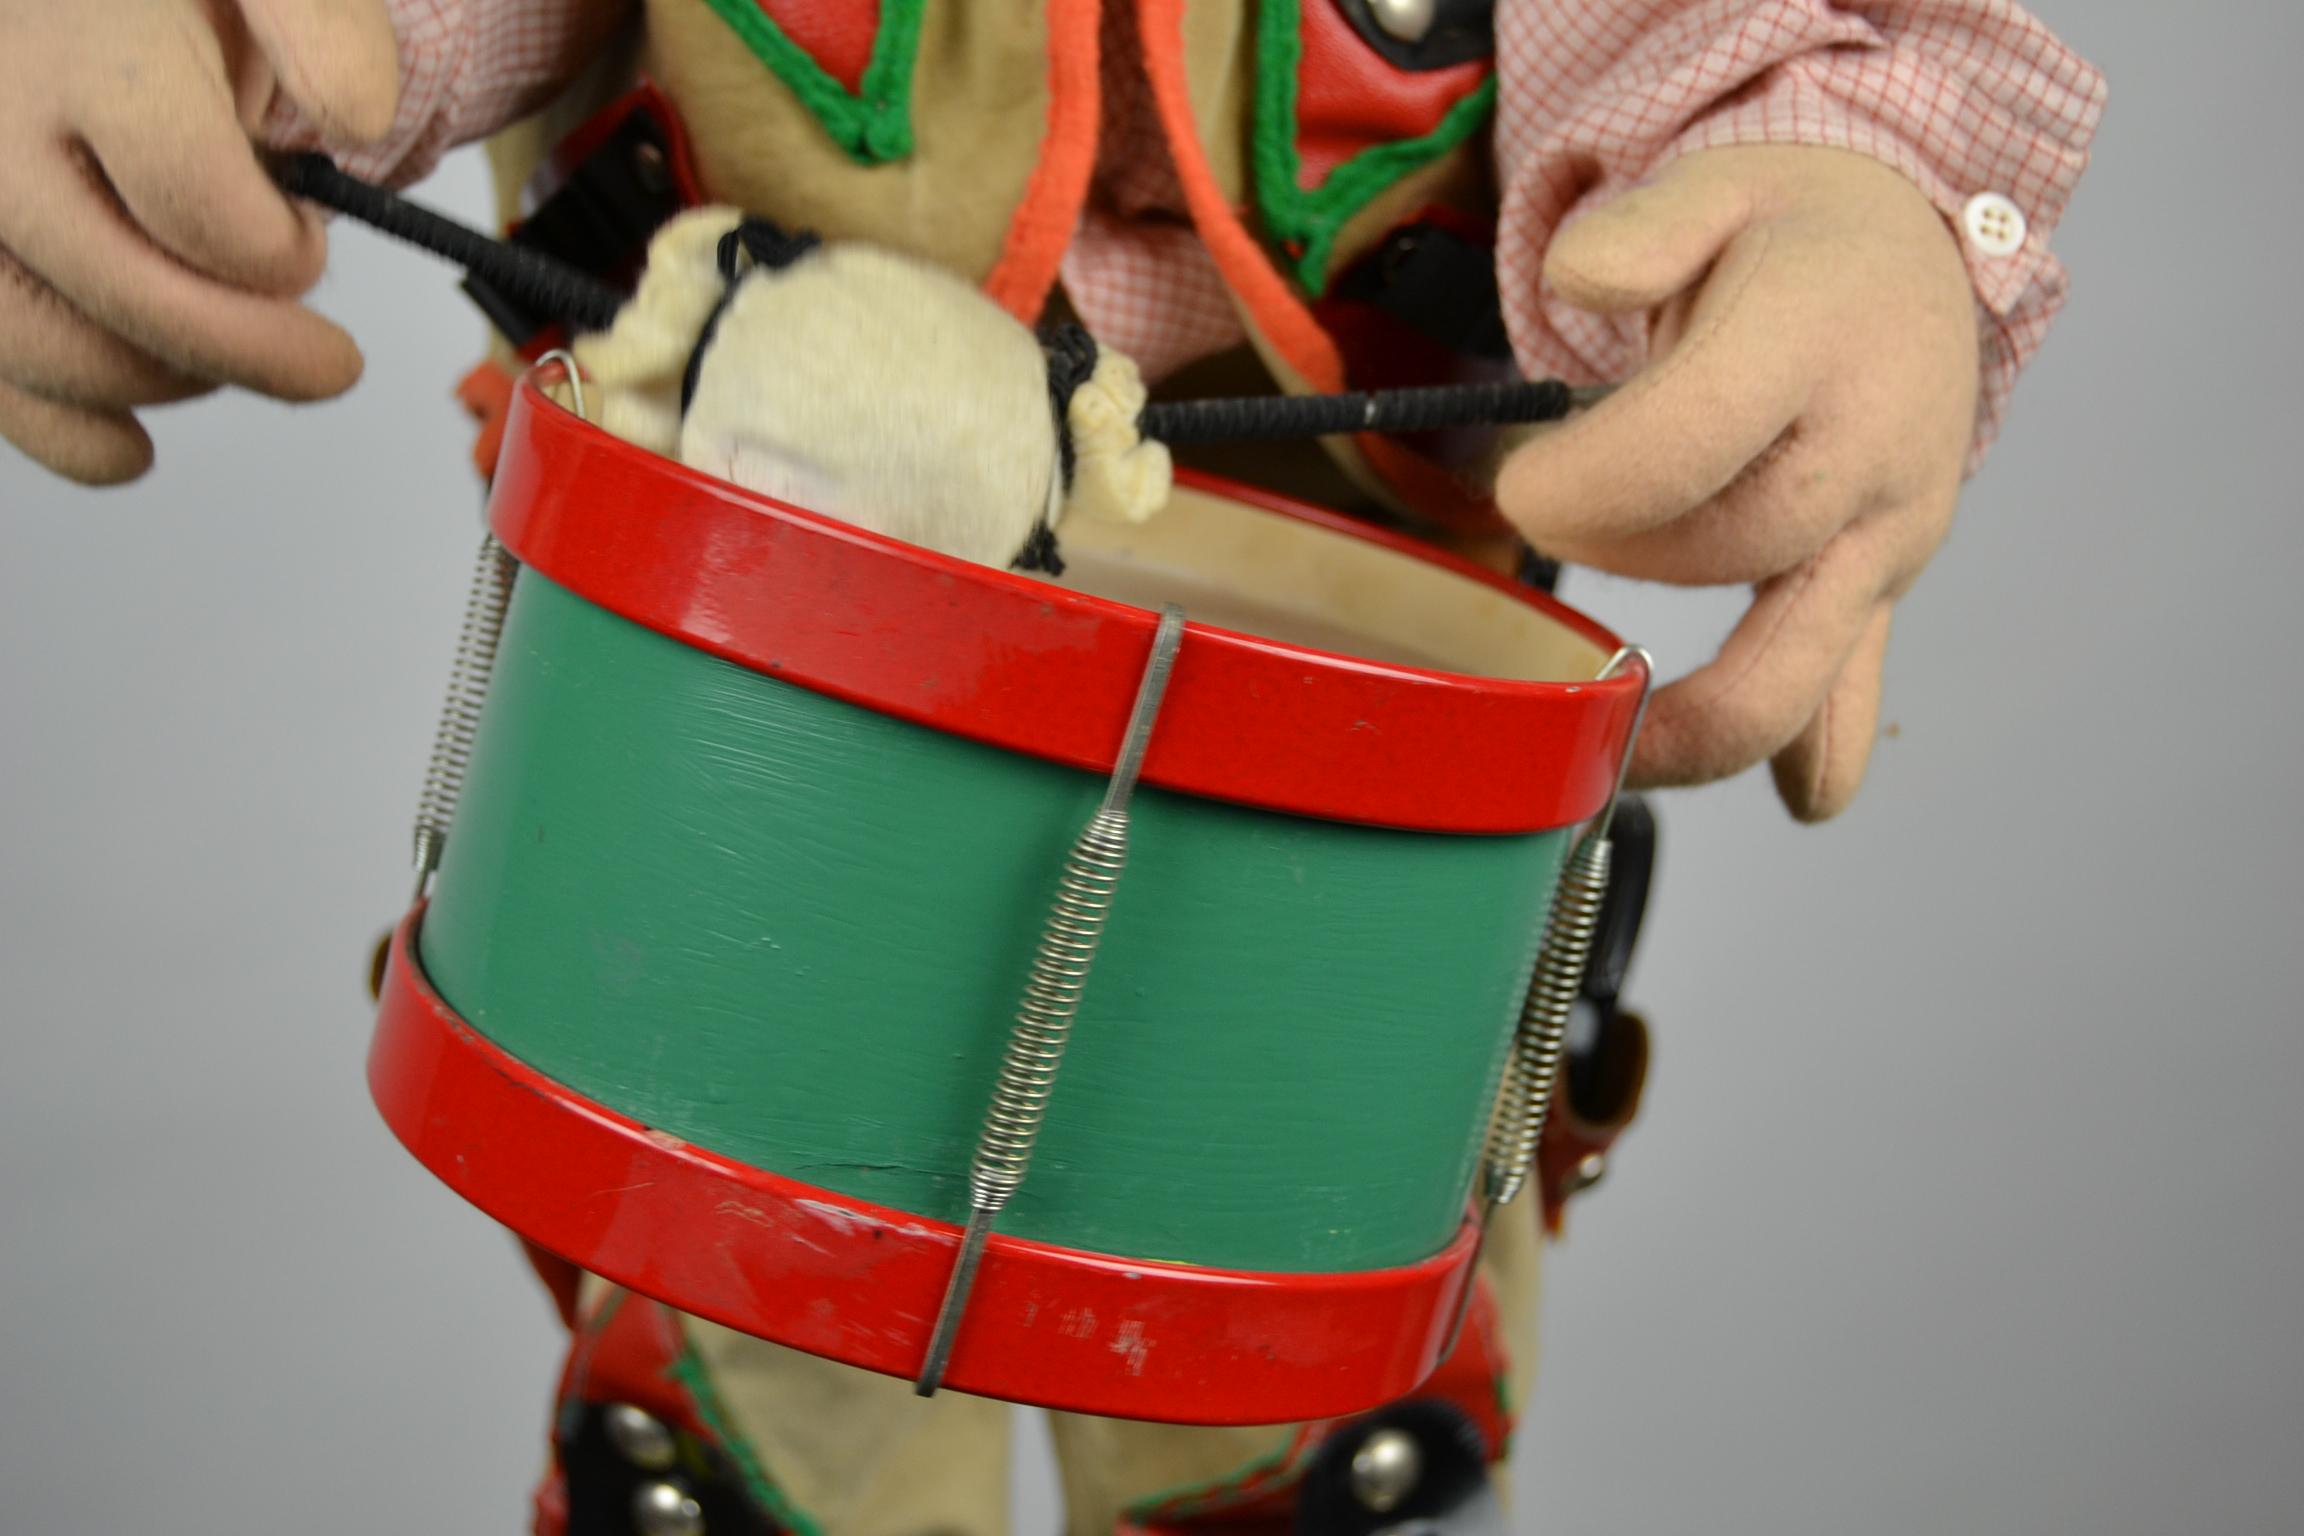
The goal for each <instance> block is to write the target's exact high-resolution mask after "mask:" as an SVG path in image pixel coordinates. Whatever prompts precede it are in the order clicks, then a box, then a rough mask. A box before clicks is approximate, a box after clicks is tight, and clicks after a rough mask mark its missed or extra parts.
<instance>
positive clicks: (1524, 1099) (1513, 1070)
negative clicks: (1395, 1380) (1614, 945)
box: [1448, 645, 1656, 1349]
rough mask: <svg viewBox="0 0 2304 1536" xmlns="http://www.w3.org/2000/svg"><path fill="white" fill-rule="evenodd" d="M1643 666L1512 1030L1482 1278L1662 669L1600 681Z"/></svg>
mask: <svg viewBox="0 0 2304 1536" xmlns="http://www.w3.org/2000/svg"><path fill="white" fill-rule="evenodd" d="M1634 660H1637V661H1638V662H1639V663H1640V702H1639V704H1638V706H1637V707H1636V708H1635V709H1634V711H1633V715H1632V732H1631V734H1630V735H1629V736H1627V737H1626V738H1625V741H1624V759H1623V761H1622V762H1621V763H1619V764H1618V765H1617V768H1616V787H1615V788H1614V789H1613V790H1611V791H1610V792H1609V795H1608V803H1607V805H1605V806H1603V807H1602V808H1601V811H1600V814H1599V816H1598V817H1597V818H1596V819H1595V820H1594V821H1593V823H1592V825H1591V826H1590V827H1589V828H1587V829H1586V830H1585V832H1584V835H1583V836H1582V837H1581V838H1579V839H1578V840H1577V843H1576V847H1575V850H1574V851H1573V852H1572V853H1570V854H1569V855H1568V863H1567V866H1566V867H1565V868H1564V869H1562V870H1561V872H1560V883H1559V885H1558V886H1557V887H1556V888H1555V889H1554V891H1553V893H1552V910H1551V914H1550V916H1549V917H1548V918H1547V920H1546V922H1545V924H1544V940H1543V943H1542V944H1541V945H1540V946H1539V947H1538V949H1537V951H1536V969H1535V971H1534V973H1533V974H1532V975H1531V976H1530V977H1529V980H1528V996H1527V997H1526V999H1525V1000H1524V1001H1523V1002H1522V1003H1521V1005H1520V1023H1519V1027H1518V1028H1517V1029H1515V1030H1514V1031H1513V1035H1512V1059H1511V1064H1510V1066H1509V1067H1508V1068H1507V1069H1506V1071H1505V1078H1504V1085H1503V1091H1502V1092H1501V1093H1500V1094H1499V1095H1498V1097H1497V1101H1496V1106H1495V1111H1494V1114H1493V1116H1492V1118H1491V1119H1490V1120H1489V1123H1488V1149H1487V1154H1486V1157H1485V1158H1484V1159H1483V1161H1482V1164H1481V1170H1480V1200H1481V1210H1480V1240H1479V1246H1478V1248H1476V1249H1475V1250H1474V1253H1473V1268H1474V1271H1475V1273H1476V1272H1477V1270H1478V1268H1479V1260H1480V1254H1481V1253H1483V1252H1485V1251H1486V1249H1487V1246H1488V1232H1489V1229H1490V1228H1491V1227H1492V1226H1493V1225H1494V1224H1495V1218H1496V1212H1497V1210H1498V1208H1499V1207H1502V1206H1506V1205H1510V1204H1511V1203H1512V1201H1513V1200H1514V1199H1515V1198H1517V1197H1518V1195H1519V1193H1520V1191H1521V1190H1522V1189H1523V1188H1525V1187H1526V1185H1527V1183H1528V1175H1529V1173H1530V1172H1531V1171H1532V1170H1533V1169H1534V1168H1535V1166H1536V1154H1537V1150H1538V1148H1539V1147H1540V1146H1541V1145H1542V1144H1543V1141H1544V1122H1545V1120H1546V1119H1547V1118H1548V1117H1549V1116H1550V1114H1551V1111H1552V1097H1553V1093H1554V1091H1555V1090H1556V1089H1557V1088H1558V1086H1559V1082H1560V1063H1561V1058H1562V1056H1563V1054H1564V1053H1565V1050H1566V1047H1567V1043H1568V1019H1569V1015H1570V1013H1571V1012H1572V1011H1573V1010H1574V1008H1575V1006H1576V997H1577V994H1578V993H1579V992H1581V991H1582V990H1583V987H1584V969H1585V967H1586V965H1588V964H1589V963H1590V962H1591V959H1592V941H1593V938H1594V936H1595V935H1596V934H1597V933H1598V931H1599V927H1600V911H1601V908H1602V907H1603V905H1605V903H1606V901H1607V899H1608V873H1609V868H1610V865H1611V862H1612V861H1613V859H1614V856H1615V845H1614V844H1613V843H1611V842H1610V841H1609V836H1608V833H1609V829H1610V827H1611V826H1612V825H1613V824H1614V822H1615V820H1616V803H1617V801H1619V800H1621V799H1622V798H1623V796H1624V775H1625V773H1626V772H1627V771H1628V770H1629V769H1630V768H1631V766H1632V749H1633V747H1634V746H1636V745H1637V744H1638V743H1639V740H1640V726H1641V724H1642V722H1643V721H1645V720H1646V719H1647V717H1648V695H1649V693H1650V692H1651V691H1652V689H1653V687H1654V683H1655V677H1656V663H1655V660H1654V659H1653V658H1652V657H1650V656H1649V654H1648V653H1647V652H1646V651H1644V650H1642V649H1641V648H1640V647H1638V646H1636V645H1628V646H1625V647H1624V648H1623V649H1622V650H1619V651H1618V652H1617V653H1616V654H1615V655H1613V656H1611V657H1609V658H1608V664H1607V665H1606V666H1604V667H1602V668H1601V669H1600V673H1599V676H1598V677H1597V678H1595V679H1594V681H1596V682H1605V681H1606V680H1607V679H1609V678H1611V677H1614V676H1615V675H1616V674H1617V672H1618V671H1620V670H1621V669H1622V668H1623V666H1624V664H1625V663H1626V662H1628V661H1634ZM1471 1300H1472V1278H1471V1276H1467V1277H1466V1279H1465V1284H1464V1292H1463V1296H1462V1297H1461V1298H1460V1299H1459V1300H1458V1302H1457V1304H1456V1321H1455V1324H1454V1326H1453V1327H1452V1328H1451V1329H1450V1330H1449V1335H1448V1338H1449V1348H1450V1349H1453V1348H1454V1347H1455V1340H1456V1335H1457V1333H1458V1332H1460V1331H1461V1330H1462V1329H1463V1326H1464V1315H1465V1313H1466V1311H1467V1310H1468V1309H1469V1308H1470V1306H1471Z"/></svg>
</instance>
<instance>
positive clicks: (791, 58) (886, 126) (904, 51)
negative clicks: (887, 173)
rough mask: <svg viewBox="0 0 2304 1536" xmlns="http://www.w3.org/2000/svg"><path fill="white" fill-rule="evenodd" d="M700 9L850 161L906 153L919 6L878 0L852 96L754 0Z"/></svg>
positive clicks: (882, 160)
mask: <svg viewBox="0 0 2304 1536" xmlns="http://www.w3.org/2000/svg"><path fill="white" fill-rule="evenodd" d="M705 3H706V4H707V5H709V6H711V7H712V9H713V10H714V11H715V12H717V13H718V15H719V17H720V19H721V20H722V21H725V22H726V23H728V26H729V29H730V30H731V31H733V32H734V33H735V34H736V35H737V36H738V37H739V38H741V39H742V40H743V42H744V46H745V47H747V48H749V49H751V50H752V52H753V55H754V56H755V57H756V58H758V59H759V60H760V62H761V63H763V64H765V65H767V66H768V67H769V68H770V69H771V70H773V71H775V73H776V78H778V79H779V80H782V81H783V82H784V84H785V85H786V86H787V87H788V88H789V89H790V90H791V92H792V94H793V95H795V96H797V97H799V98H800V100H801V103H802V104H803V105H805V106H806V107H807V108H808V110H809V111H810V112H811V113H813V114H814V115H815V118H816V121H817V122H819V123H821V124H822V125H823V127H824V131H825V132H826V133H828V134H830V135H831V136H832V142H833V143H835V144H838V145H839V146H840V147H841V148H842V149H843V150H845V151H847V153H848V157H849V158H850V159H851V160H855V161H857V162H859V163H860V164H864V165H885V164H887V163H888V162H890V161H892V160H901V159H903V158H904V157H905V156H907V155H909V154H911V153H912V65H913V62H914V61H915V60H916V59H917V58H918V57H919V54H920V15H921V12H922V10H923V9H924V8H925V7H926V5H927V0H880V27H879V30H878V31H877V32H875V33H874V34H873V37H872V57H871V60H870V61H869V62H868V63H866V64H865V66H864V78H863V79H862V81H860V82H859V83H860V85H861V86H862V89H861V90H860V91H857V92H851V91H850V90H849V89H848V87H846V86H845V85H842V84H841V83H840V82H839V80H837V79H836V78H834V77H833V75H832V74H831V72H830V71H828V70H826V69H825V68H824V66H823V65H821V64H819V63H817V62H816V60H815V59H814V58H813V57H811V56H810V55H809V53H808V50H807V49H805V48H803V47H801V46H800V45H799V44H798V43H796V42H794V41H792V39H791V38H790V37H789V36H788V35H787V34H786V33H785V31H784V29H783V28H782V27H779V26H777V25H776V23H775V22H773V21H771V20H770V19H769V18H768V13H767V12H765V11H763V10H761V9H760V7H759V6H758V5H757V4H755V3H754V0H705Z"/></svg>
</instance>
